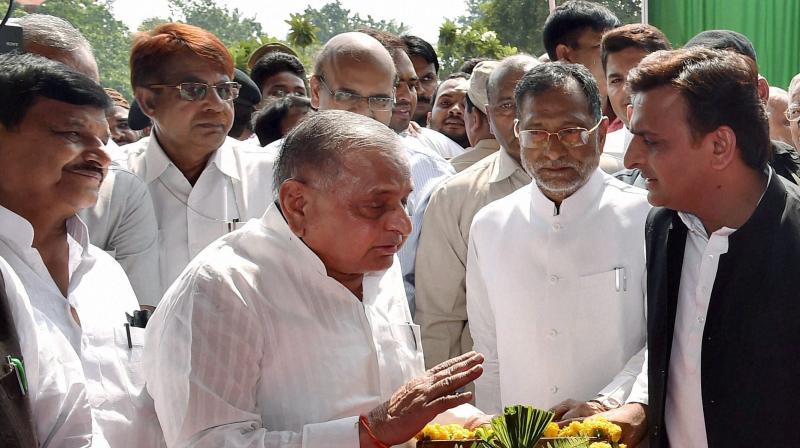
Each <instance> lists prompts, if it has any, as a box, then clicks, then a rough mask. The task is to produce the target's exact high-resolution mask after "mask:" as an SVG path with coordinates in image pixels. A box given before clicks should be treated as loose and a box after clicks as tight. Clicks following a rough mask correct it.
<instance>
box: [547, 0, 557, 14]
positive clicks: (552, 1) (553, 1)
mask: <svg viewBox="0 0 800 448" xmlns="http://www.w3.org/2000/svg"><path fill="white" fill-rule="evenodd" d="M547 2H548V3H549V4H550V12H553V10H554V9H556V0H547Z"/></svg>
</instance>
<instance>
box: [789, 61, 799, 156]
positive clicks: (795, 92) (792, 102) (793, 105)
mask: <svg viewBox="0 0 800 448" xmlns="http://www.w3.org/2000/svg"><path fill="white" fill-rule="evenodd" d="M798 109H800V74H797V75H796V76H795V77H794V78H793V79H792V82H791V83H790V84H789V108H788V110H789V111H790V112H794V111H796V110H798ZM789 130H790V131H791V133H792V143H794V147H795V148H800V121H793V122H791V123H789Z"/></svg>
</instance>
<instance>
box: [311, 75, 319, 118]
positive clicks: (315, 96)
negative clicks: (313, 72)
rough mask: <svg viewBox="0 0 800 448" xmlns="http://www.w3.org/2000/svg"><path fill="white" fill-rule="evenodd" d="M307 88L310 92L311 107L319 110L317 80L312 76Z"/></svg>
mask: <svg viewBox="0 0 800 448" xmlns="http://www.w3.org/2000/svg"><path fill="white" fill-rule="evenodd" d="M308 86H309V88H310V90H311V107H312V108H314V109H315V110H316V109H319V87H320V86H319V78H318V77H316V76H312V77H311V80H310V81H309V82H308Z"/></svg>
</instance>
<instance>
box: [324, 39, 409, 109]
mask: <svg viewBox="0 0 800 448" xmlns="http://www.w3.org/2000/svg"><path fill="white" fill-rule="evenodd" d="M396 78H397V71H396V69H395V66H394V61H393V60H392V57H391V55H389V52H388V51H387V50H386V49H385V48H384V47H383V45H381V43H380V42H378V41H377V40H376V39H375V38H373V37H371V36H368V35H366V34H364V33H358V32H353V33H342V34H339V35H336V36H334V37H332V38H331V39H330V40H329V41H328V42H327V43H326V44H325V46H324V47H323V48H322V51H321V52H320V54H319V56H318V57H317V61H316V63H315V64H314V76H313V77H312V78H311V83H310V84H311V105H312V106H313V107H315V108H318V109H319V110H331V109H338V110H347V111H350V112H354V113H357V114H360V115H365V116H368V117H370V118H373V119H375V120H378V121H380V122H381V123H383V124H386V125H388V124H389V121H390V120H391V118H392V103H393V102H394V85H395V80H396ZM338 92H342V93H345V94H350V95H349V96H348V95H336V93H338ZM368 98H372V99H369V100H368ZM387 99H388V101H387Z"/></svg>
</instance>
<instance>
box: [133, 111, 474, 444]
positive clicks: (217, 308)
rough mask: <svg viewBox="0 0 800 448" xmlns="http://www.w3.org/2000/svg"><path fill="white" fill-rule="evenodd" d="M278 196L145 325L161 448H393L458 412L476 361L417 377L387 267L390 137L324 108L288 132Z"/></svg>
mask: <svg viewBox="0 0 800 448" xmlns="http://www.w3.org/2000/svg"><path fill="white" fill-rule="evenodd" d="M275 185H278V186H279V191H278V194H277V196H278V198H279V200H278V202H276V203H275V204H273V205H271V206H270V207H269V209H267V211H266V213H265V214H264V216H263V217H262V218H261V219H260V220H253V221H251V222H249V223H248V224H247V225H245V226H244V228H242V229H241V230H239V231H236V232H233V233H231V234H230V235H227V236H225V237H223V238H221V239H219V240H217V241H216V242H214V243H213V244H212V245H211V246H209V247H208V248H207V249H206V250H205V251H203V252H202V253H201V254H200V255H198V257H197V258H196V259H195V260H194V261H192V263H190V264H189V266H188V267H187V269H186V270H185V271H184V272H183V273H182V274H181V276H180V277H179V278H178V280H177V281H176V282H175V284H174V285H173V287H172V288H171V289H170V291H168V292H167V294H166V295H165V296H164V299H163V301H162V304H161V306H160V307H159V309H158V310H157V311H156V313H155V315H154V316H153V318H152V319H151V320H150V323H149V324H148V333H147V336H148V338H147V347H146V354H145V357H146V364H147V366H146V368H145V369H146V370H145V375H146V377H147V384H148V390H149V391H150V393H151V394H152V395H153V399H154V401H155V405H156V411H157V412H158V416H159V420H160V421H161V425H162V427H163V429H164V433H165V437H166V440H167V444H168V446H170V447H173V446H180V447H219V446H226V447H244V446H247V447H300V446H303V447H306V448H311V447H326V448H336V447H373V446H375V447H379V446H382V444H385V445H396V444H400V443H404V442H406V441H407V440H409V439H411V438H412V437H413V436H414V435H415V434H416V431H418V430H419V429H421V428H422V427H423V426H424V425H425V424H426V423H427V422H428V421H430V420H432V419H433V418H434V417H435V416H436V415H437V414H439V413H441V412H443V411H445V410H447V409H450V408H452V407H455V406H458V405H462V404H464V403H466V402H467V401H469V400H470V399H471V398H472V394H471V393H469V392H461V393H460V392H458V391H457V390H458V389H459V388H461V387H463V386H464V385H466V384H467V383H469V382H471V381H472V380H474V379H475V378H476V377H478V376H479V375H480V374H481V372H482V367H481V365H480V363H481V362H482V359H483V358H482V357H481V356H480V355H478V354H476V353H469V354H466V355H464V356H462V357H460V358H456V359H455V360H451V361H448V362H447V363H445V364H443V365H440V366H438V367H437V368H434V369H432V370H429V371H428V372H424V371H423V358H422V346H421V343H420V336H419V327H418V326H417V325H414V324H413V323H412V321H411V314H410V312H409V308H408V304H407V302H406V300H405V294H404V290H403V281H402V277H401V274H400V267H399V264H398V262H397V260H396V257H395V254H396V253H397V250H398V249H399V247H400V246H401V245H402V244H403V242H404V241H405V239H406V237H407V236H408V234H409V232H410V231H411V222H410V220H409V217H408V215H407V214H406V212H405V208H404V206H405V203H406V200H407V198H408V194H409V193H410V192H411V179H410V173H409V167H408V162H407V161H406V159H405V156H404V150H403V148H402V142H401V140H400V139H399V138H398V137H397V135H396V134H394V132H393V131H392V130H391V129H389V128H388V127H386V126H385V125H383V124H381V123H379V122H377V121H375V120H372V119H370V118H367V117H363V116H360V115H356V114H353V113H351V112H345V111H323V112H319V113H318V114H315V115H314V116H312V117H311V118H309V119H308V120H306V121H305V122H303V123H302V124H300V125H299V126H298V127H297V128H295V129H294V130H293V131H292V133H290V134H289V136H287V138H286V140H285V142H284V145H283V149H282V152H281V155H280V158H279V159H278V161H277V164H276V168H275ZM458 411H459V412H461V415H462V417H463V418H461V421H462V422H464V421H466V419H467V418H469V417H473V418H475V417H479V416H481V415H482V414H480V413H479V412H477V410H475V409H474V408H472V407H471V406H468V405H467V406H461V407H459V408H458ZM448 417H451V418H453V419H455V417H457V416H455V415H453V414H452V411H451V415H448Z"/></svg>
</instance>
